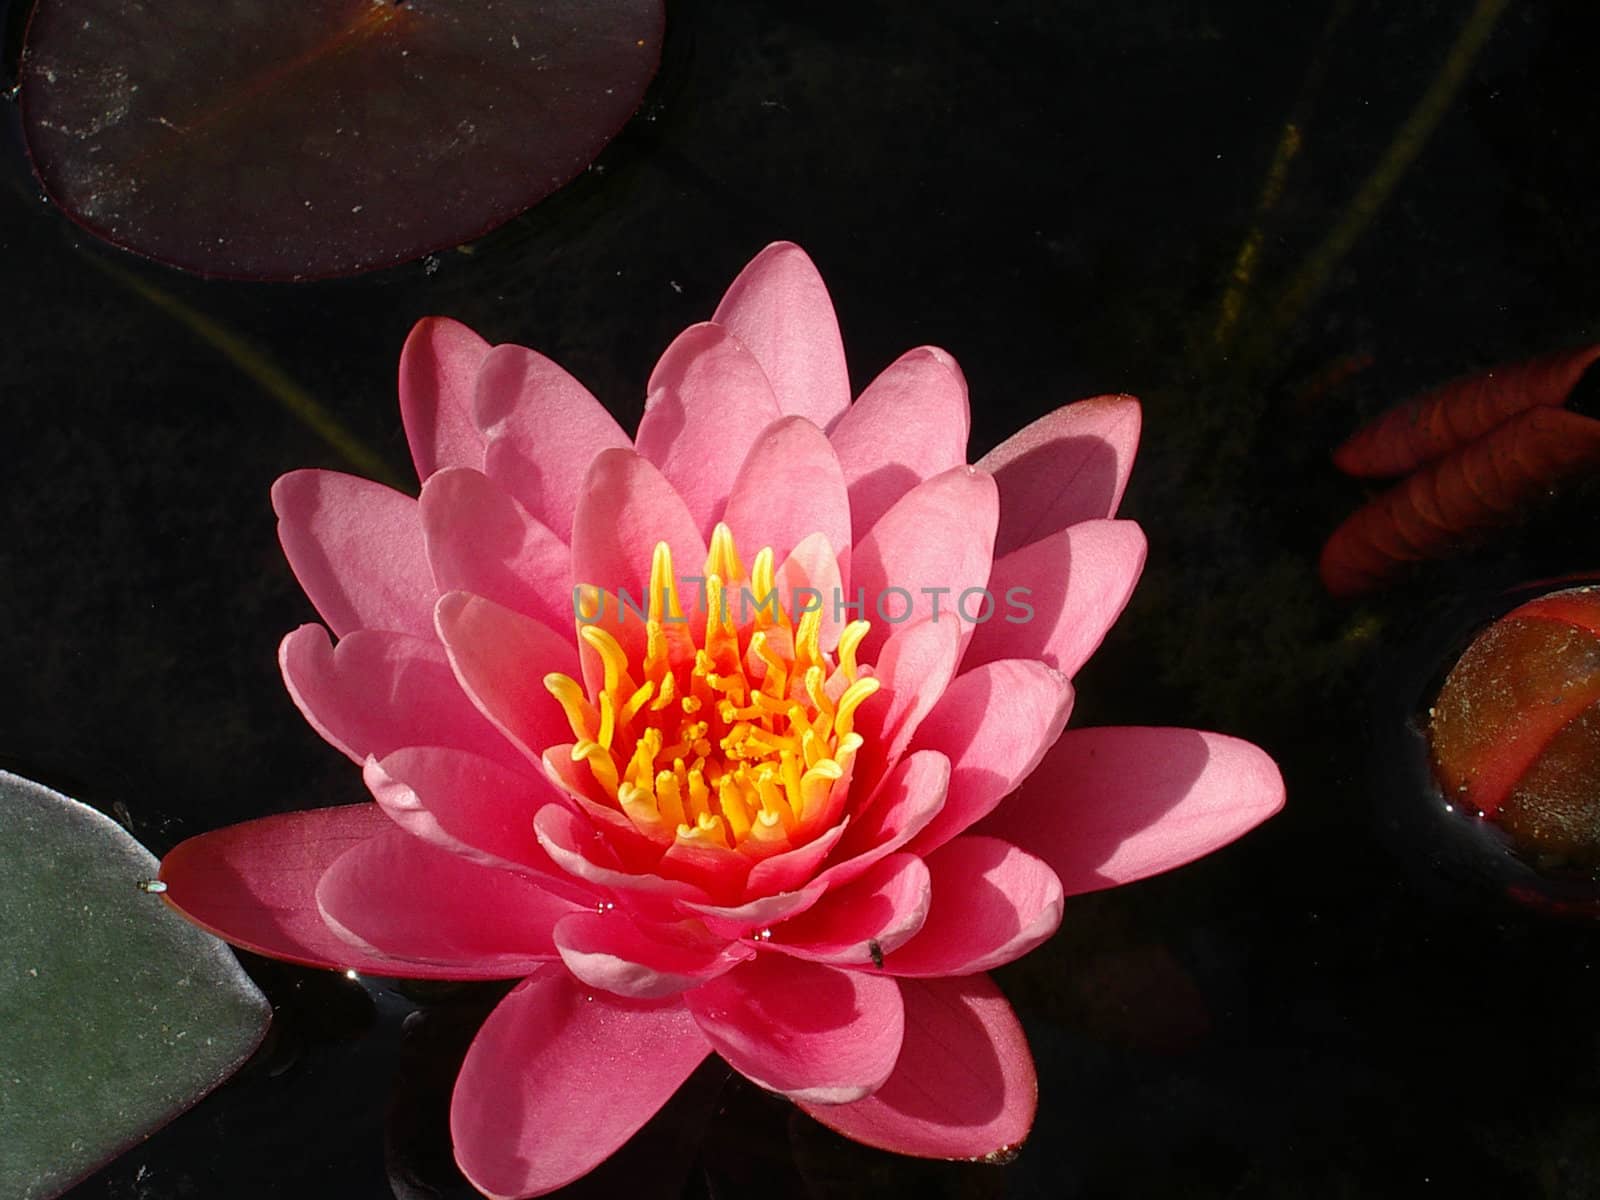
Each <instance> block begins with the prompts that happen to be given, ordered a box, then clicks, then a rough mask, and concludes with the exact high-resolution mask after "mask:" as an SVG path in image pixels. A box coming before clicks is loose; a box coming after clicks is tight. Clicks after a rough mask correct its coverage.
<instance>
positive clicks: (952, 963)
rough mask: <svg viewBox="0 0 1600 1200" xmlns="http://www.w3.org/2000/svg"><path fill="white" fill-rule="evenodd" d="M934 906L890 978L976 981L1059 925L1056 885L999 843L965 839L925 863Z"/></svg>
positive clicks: (1035, 863)
mask: <svg viewBox="0 0 1600 1200" xmlns="http://www.w3.org/2000/svg"><path fill="white" fill-rule="evenodd" d="M926 862H927V866H928V873H929V876H930V884H929V887H930V888H931V890H932V893H933V902H932V904H931V905H930V906H929V908H928V919H927V921H926V922H925V923H924V924H923V926H922V931H921V932H920V933H918V934H917V936H916V937H914V938H912V939H911V940H910V941H909V942H907V943H906V945H905V946H904V947H902V948H901V949H900V950H898V951H897V952H895V953H894V954H891V955H890V956H889V957H888V958H887V959H886V960H885V961H884V964H883V969H884V970H885V971H888V972H889V973H890V974H891V975H915V976H936V975H973V974H976V973H977V972H979V971H987V970H989V969H990V968H992V967H998V966H1000V965H1002V964H1003V963H1008V962H1010V961H1011V960H1012V959H1016V958H1021V957H1022V956H1023V955H1024V954H1026V953H1027V952H1028V951H1029V950H1032V949H1033V948H1034V947H1035V946H1037V945H1038V944H1039V943H1040V942H1042V941H1044V940H1045V939H1046V938H1047V937H1049V936H1050V935H1051V934H1052V933H1054V932H1055V931H1056V929H1057V927H1058V926H1059V925H1060V924H1061V905H1062V893H1061V881H1060V880H1059V879H1057V878H1056V875H1055V872H1054V871H1052V870H1051V869H1050V868H1049V867H1047V866H1046V865H1045V864H1044V863H1042V862H1040V861H1039V860H1038V859H1037V858H1035V857H1033V855H1031V854H1028V853H1027V852H1025V851H1022V850H1019V849H1017V848H1016V847H1015V846H1013V845H1011V844H1010V843H1009V842H1002V841H1001V840H1000V839H999V838H988V837H963V838H957V839H956V840H955V841H953V842H951V843H950V844H949V845H946V846H942V847H940V848H939V849H938V850H936V851H934V852H933V853H932V854H930V855H928V857H927V859H926Z"/></svg>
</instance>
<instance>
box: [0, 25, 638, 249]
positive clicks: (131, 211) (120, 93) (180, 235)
mask: <svg viewBox="0 0 1600 1200" xmlns="http://www.w3.org/2000/svg"><path fill="white" fill-rule="evenodd" d="M664 24H665V13H664V8H663V4H662V0H607V2H606V3H603V4H597V3H593V2H592V0H300V3H297V4H293V5H289V6H285V5H284V4H282V3H280V2H279V0H221V2H219V0H163V3H159V4H151V3H147V2H145V0H38V5H37V7H36V9H35V10H34V13H33V17H32V20H31V22H30V24H29V27H28V34H27V40H26V44H25V46H24V51H23V59H22V71H21V85H22V92H21V100H22V111H23V121H24V128H25V133H26V136H27V141H28V149H29V153H30V154H31V155H32V157H33V163H34V169H35V170H36V171H37V173H38V175H39V179H40V181H41V182H42V183H43V185H44V188H45V191H46V192H47V193H48V194H49V196H50V197H51V199H53V200H54V201H55V202H56V203H57V204H59V205H60V206H61V207H62V208H64V209H65V210H66V211H67V212H68V213H69V214H70V215H71V216H72V217H73V219H75V220H76V221H78V222H79V223H80V224H82V225H83V226H85V227H86V228H87V229H89V230H90V231H91V232H93V233H95V234H97V235H99V236H100V237H103V238H105V239H107V240H108V241H111V242H114V243H116V244H117V245H119V246H123V247H125V248H127V249H129V250H134V251H136V252H138V253H140V254H145V255H148V256H150V257H151V258H156V259H159V260H161V261H163V262H166V263H170V264H172V265H174V266H179V267H183V268H185V269H187V270H191V271H197V272H199V273H201V274H205V275H214V276H224V277H230V278H244V279H301V278H314V277H324V276H329V275H346V274H353V273H355V272H358V271H365V270H370V269H373V268H375V267H382V266H389V265H392V264H394V263H399V262H404V261H406V260H407V259H410V258H415V257H417V256H419V255H422V254H426V253H428V252H430V251H433V250H437V249H441V248H444V247H447V246H453V245H457V244H459V243H461V242H463V241H467V240H469V239H470V238H473V237H476V236H477V235H478V234H481V233H484V232H487V231H488V230H490V229H492V228H494V227H495V226H496V225H499V224H501V223H502V222H503V221H505V220H507V219H508V218H510V217H512V216H514V215H516V214H517V213H519V212H521V211H522V210H523V209H525V208H527V207H528V206H530V205H532V204H534V203H535V202H537V201H538V200H541V199H543V198H544V197H545V196H547V195H549V194H550V193H551V192H553V191H555V190H556V189H557V188H558V187H560V186H561V185H562V184H564V183H566V182H567V181H569V180H570V179H572V178H573V177H574V176H576V175H577V174H578V173H579V172H581V171H582V170H583V169H584V168H585V167H586V166H588V164H589V163H590V162H592V161H593V160H594V157H595V155H597V154H598V153H599V152H600V150H601V148H602V147H603V146H604V145H605V144H606V142H608V141H609V140H610V139H611V138H612V137H613V136H615V134H616V133H617V131H618V130H619V129H621V128H622V126H623V124H624V123H625V122H626V121H627V119H628V117H629V116H631V115H632V114H633V112H634V110H635V109H636V108H637V107H638V105H639V101H640V99H641V98H642V97H643V95H644V90H645V87H646V86H647V85H648V84H649V82H650V79H651V77H652V76H654V74H655V72H656V67H657V65H658V64H659V62H660V54H661V38H662V32H663V29H664Z"/></svg>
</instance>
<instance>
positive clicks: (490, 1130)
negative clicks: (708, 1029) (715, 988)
mask: <svg viewBox="0 0 1600 1200" xmlns="http://www.w3.org/2000/svg"><path fill="white" fill-rule="evenodd" d="M709 1052H710V1047H709V1046H708V1045H707V1044H706V1040H705V1038H704V1036H702V1035H701V1033H700V1031H699V1029H698V1028H697V1027H696V1026H695V1023H694V1021H693V1020H691V1019H690V1017H689V1014H688V1013H687V1012H685V1011H684V1009H683V1008H682V1006H681V1005H677V1004H660V1003H655V1004H649V1003H643V1002H640V1001H631V1000H622V999H618V998H616V997H613V996H609V995H607V994H606V993H604V992H596V991H593V990H592V989H590V988H586V987H584V986H583V985H582V984H579V983H578V982H577V981H576V980H574V979H573V978H572V977H571V976H570V975H568V974H567V972H566V971H565V970H564V969H563V968H562V967H560V966H549V967H545V968H542V969H541V970H539V971H538V972H536V973H535V974H533V975H532V976H530V977H529V978H528V979H527V980H525V981H524V982H523V983H521V984H519V985H518V986H517V988H516V989H515V990H513V991H512V993H511V994H510V995H509V996H507V997H506V998H505V999H504V1000H502V1001H501V1002H500V1005H499V1007H497V1008H496V1009H495V1010H494V1011H493V1012H492V1013H490V1014H489V1019H488V1020H487V1021H485V1022H484V1023H483V1028H482V1029H481V1030H479V1032H478V1036H477V1037H476V1038H474V1039H473V1042H472V1047H471V1049H469V1050H468V1051H467V1057H466V1061H465V1062H463V1063H462V1064H461V1073H460V1075H459V1076H457V1078H456V1090H455V1096H454V1098H453V1099H452V1100H451V1104H450V1136H451V1139H452V1140H453V1141H454V1142H455V1151H456V1162H457V1163H458V1164H460V1167H461V1170H462V1171H463V1172H464V1173H465V1174H466V1176H467V1178H468V1179H470V1180H471V1181H472V1184H473V1186H474V1187H476V1188H477V1189H478V1190H479V1191H481V1192H483V1193H484V1194H485V1195H487V1196H491V1197H497V1198H501V1200H509V1198H511V1197H523V1196H538V1195H543V1194H544V1193H545V1192H549V1191H553V1190H554V1189H555V1188H558V1187H560V1186H561V1185H562V1184H564V1183H570V1182H571V1181H572V1180H574V1179H577V1178H578V1177H579V1176H581V1175H585V1174H587V1173H588V1172H589V1171H591V1170H593V1169H594V1168H595V1167H596V1166H598V1165H599V1164H600V1163H601V1162H603V1161H604V1160H605V1159H606V1158H607V1157H609V1156H610V1155H611V1153H612V1152H613V1151H614V1150H616V1149H617V1148H618V1147H619V1146H621V1145H622V1143H623V1142H625V1141H627V1140H628V1139H629V1138H630V1137H632V1136H633V1134H634V1133H635V1132H637V1130H638V1129H639V1128H640V1127H641V1126H642V1125H643V1124H644V1123H645V1122H646V1121H648V1120H649V1119H650V1118H651V1116H653V1115H654V1114H655V1112H656V1110H657V1109H658V1108H660V1107H661V1106H662V1105H663V1104H665V1103H666V1102H667V1100H668V1099H669V1098H670V1097H671V1096H672V1093H673V1092H675V1091H677V1090H678V1086H679V1085H680V1084H682V1083H683V1081H684V1080H686V1079H688V1078H689V1076H690V1075H691V1074H692V1073H693V1072H694V1069H695V1067H697V1066H699V1065H700V1063H701V1061H702V1060H703V1059H704V1058H705V1056H706V1055H707V1054H708V1053H709Z"/></svg>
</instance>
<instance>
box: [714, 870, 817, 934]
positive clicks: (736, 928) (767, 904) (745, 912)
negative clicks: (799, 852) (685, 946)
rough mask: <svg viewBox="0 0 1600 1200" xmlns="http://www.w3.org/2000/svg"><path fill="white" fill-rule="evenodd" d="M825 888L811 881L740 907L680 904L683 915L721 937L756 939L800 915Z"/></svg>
mask: <svg viewBox="0 0 1600 1200" xmlns="http://www.w3.org/2000/svg"><path fill="white" fill-rule="evenodd" d="M827 890H828V885H827V884H826V883H824V882H822V881H821V880H817V879H814V880H812V881H811V882H810V883H807V884H806V885H805V886H804V887H802V888H799V889H798V890H796V891H793V892H777V893H774V894H773V895H771V896H761V897H759V898H757V899H755V900H747V901H745V902H744V903H743V904H735V905H727V904H701V903H698V902H692V901H684V902H683V903H682V908H683V910H684V911H685V912H691V913H694V914H695V915H696V916H698V917H699V918H700V919H701V920H702V921H704V922H705V924H706V928H707V929H709V930H711V932H712V933H715V934H718V935H719V936H721V937H728V938H743V937H759V936H760V934H761V932H762V931H763V930H769V929H770V927H771V926H773V925H776V924H777V923H778V922H780V921H787V920H788V919H789V918H790V917H792V916H794V915H796V914H797V913H803V912H805V911H806V909H808V908H810V907H811V906H812V905H814V904H815V903H816V902H817V901H818V900H821V899H822V897H823V896H824V895H825V894H826V893H827Z"/></svg>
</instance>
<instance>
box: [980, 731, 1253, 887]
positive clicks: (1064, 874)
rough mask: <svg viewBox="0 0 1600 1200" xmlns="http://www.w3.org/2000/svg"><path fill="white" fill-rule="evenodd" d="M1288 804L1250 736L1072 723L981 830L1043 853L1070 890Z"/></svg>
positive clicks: (1232, 831)
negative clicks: (1244, 738) (1074, 725)
mask: <svg viewBox="0 0 1600 1200" xmlns="http://www.w3.org/2000/svg"><path fill="white" fill-rule="evenodd" d="M1282 807H1283V778H1282V776H1281V775H1279V773H1278V768H1277V765H1276V764H1275V763H1274V762H1273V761H1272V760H1271V759H1270V758H1268V757H1267V756H1266V754H1264V753H1263V752H1262V751H1261V750H1259V749H1257V748H1256V747H1255V746H1252V745H1251V744H1250V743H1249V742H1242V741H1240V740H1239V739H1238V738H1232V737H1228V736H1227V735H1225V734H1220V733H1201V732H1200V731H1198V730H1194V729H1146V728H1136V727H1135V728H1107V729H1075V730H1070V731H1068V732H1067V733H1065V734H1063V735H1062V736H1061V740H1060V741H1058V742H1057V743H1056V745H1055V748H1054V749H1053V750H1052V751H1051V752H1050V753H1049V754H1047V755H1046V756H1045V759H1044V762H1042V763H1041V764H1040V765H1039V769H1038V770H1036V771H1035V772H1034V773H1033V775H1032V776H1030V777H1029V779H1028V781H1027V782H1026V783H1024V784H1023V785H1022V787H1021V789H1019V790H1018V792H1017V793H1016V795H1015V796H1013V797H1012V798H1011V799H1010V800H1008V801H1007V802H1006V803H1005V804H1003V805H1001V807H1000V809H999V811H997V812H996V813H995V814H994V815H993V816H992V817H990V818H989V820H987V821H985V822H984V823H983V825H982V826H981V827H980V828H979V829H978V830H977V832H980V833H985V834H992V835H993V836H995V837H1000V838H1004V839H1005V840H1007V841H1011V842H1015V843H1016V844H1017V845H1019V846H1021V847H1022V848H1023V849H1025V850H1028V851H1031V852H1032V853H1034V854H1037V855H1038V856H1039V857H1040V858H1042V859H1044V860H1045V861H1046V862H1047V863H1049V864H1050V866H1051V867H1052V868H1054V869H1055V872H1056V874H1057V875H1059V876H1060V877H1061V883H1062V885H1063V886H1064V887H1065V888H1066V891H1067V894H1068V895H1073V894H1076V893H1078V892H1090V891H1094V890H1095V889H1097V888H1103V887H1110V886H1112V885H1113V884H1118V883H1129V882H1131V881H1132V880H1135V879H1143V878H1144V877H1145V876H1147V875H1155V874H1158V873H1159V872H1161V871H1168V870H1171V869H1172V868H1173V867H1178V866H1182V865H1183V864H1184V863H1187V862H1191V861H1193V860H1194V859H1196V858H1199V857H1200V856H1201V855H1203V854H1209V853H1210V852H1211V851H1212V850H1215V849H1217V848H1218V847H1219V846H1224V845H1226V844H1227V843H1229V842H1231V841H1233V839H1234V838H1236V837H1239V836H1240V835H1241V834H1243V833H1245V832H1246V831H1248V830H1250V829H1252V828H1254V827H1255V826H1256V825H1258V824H1260V823H1261V822H1262V821H1264V820H1266V819H1267V818H1268V817H1270V816H1272V814H1273V813H1275V812H1277V811H1278V810H1279V809H1280V808H1282Z"/></svg>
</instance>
